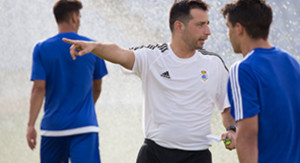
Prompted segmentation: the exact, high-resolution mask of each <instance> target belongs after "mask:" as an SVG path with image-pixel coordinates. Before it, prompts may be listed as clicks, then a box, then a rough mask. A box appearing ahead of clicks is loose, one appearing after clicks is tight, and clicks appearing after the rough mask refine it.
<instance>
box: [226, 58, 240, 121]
mask: <svg viewBox="0 0 300 163" xmlns="http://www.w3.org/2000/svg"><path fill="white" fill-rule="evenodd" d="M240 63H241V62H238V63H236V64H235V65H233V67H232V68H231V70H230V76H229V77H230V86H231V92H232V96H233V97H232V98H233V103H234V113H235V121H238V120H240V119H242V118H243V103H242V95H241V89H240V84H239V73H238V72H239V71H238V70H239V65H240Z"/></svg>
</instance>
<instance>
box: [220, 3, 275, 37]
mask: <svg viewBox="0 0 300 163" xmlns="http://www.w3.org/2000/svg"><path fill="white" fill-rule="evenodd" d="M222 14H223V16H224V18H226V17H227V16H228V21H229V22H230V23H231V24H232V26H235V25H236V23H240V24H241V25H242V26H244V27H245V29H246V32H247V33H248V35H249V36H250V37H251V38H253V39H258V38H262V39H264V40H266V39H267V38H268V35H269V31H270V25H271V23H272V19H273V15H272V8H271V7H270V6H269V4H267V3H266V2H265V0H238V1H234V2H231V3H227V4H226V5H225V6H224V8H222Z"/></svg>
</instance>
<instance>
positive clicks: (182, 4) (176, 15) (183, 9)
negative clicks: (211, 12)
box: [169, 0, 209, 32]
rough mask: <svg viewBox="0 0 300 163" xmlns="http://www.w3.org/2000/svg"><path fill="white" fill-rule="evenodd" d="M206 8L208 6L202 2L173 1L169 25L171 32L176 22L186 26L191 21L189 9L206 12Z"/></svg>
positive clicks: (199, 0)
mask: <svg viewBox="0 0 300 163" xmlns="http://www.w3.org/2000/svg"><path fill="white" fill-rule="evenodd" d="M208 7H209V6H208V4H206V3H205V2H203V1H202V0H175V1H174V3H173V5H172V7H171V9H170V17H169V25H170V30H171V32H173V30H174V23H175V21H176V20H179V21H181V22H183V23H184V24H186V23H187V22H189V20H191V19H192V16H191V15H190V10H191V9H194V8H199V9H202V10H204V11H208Z"/></svg>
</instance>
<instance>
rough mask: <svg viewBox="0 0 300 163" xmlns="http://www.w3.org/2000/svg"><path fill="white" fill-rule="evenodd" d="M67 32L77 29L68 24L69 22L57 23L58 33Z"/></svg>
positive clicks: (76, 30)
mask: <svg viewBox="0 0 300 163" xmlns="http://www.w3.org/2000/svg"><path fill="white" fill-rule="evenodd" d="M67 32H75V33H77V32H78V29H77V28H76V27H75V26H73V25H71V24H69V23H59V24H58V33H67Z"/></svg>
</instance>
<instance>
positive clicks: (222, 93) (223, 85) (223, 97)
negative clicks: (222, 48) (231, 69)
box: [216, 60, 230, 112]
mask: <svg viewBox="0 0 300 163" xmlns="http://www.w3.org/2000/svg"><path fill="white" fill-rule="evenodd" d="M218 72H219V84H218V94H217V100H216V105H217V107H218V109H219V111H221V112H223V111H224V109H225V108H228V107H230V104H229V101H228V96H227V81H228V71H227V68H226V67H225V64H224V63H223V62H221V60H220V62H219V71H218Z"/></svg>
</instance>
